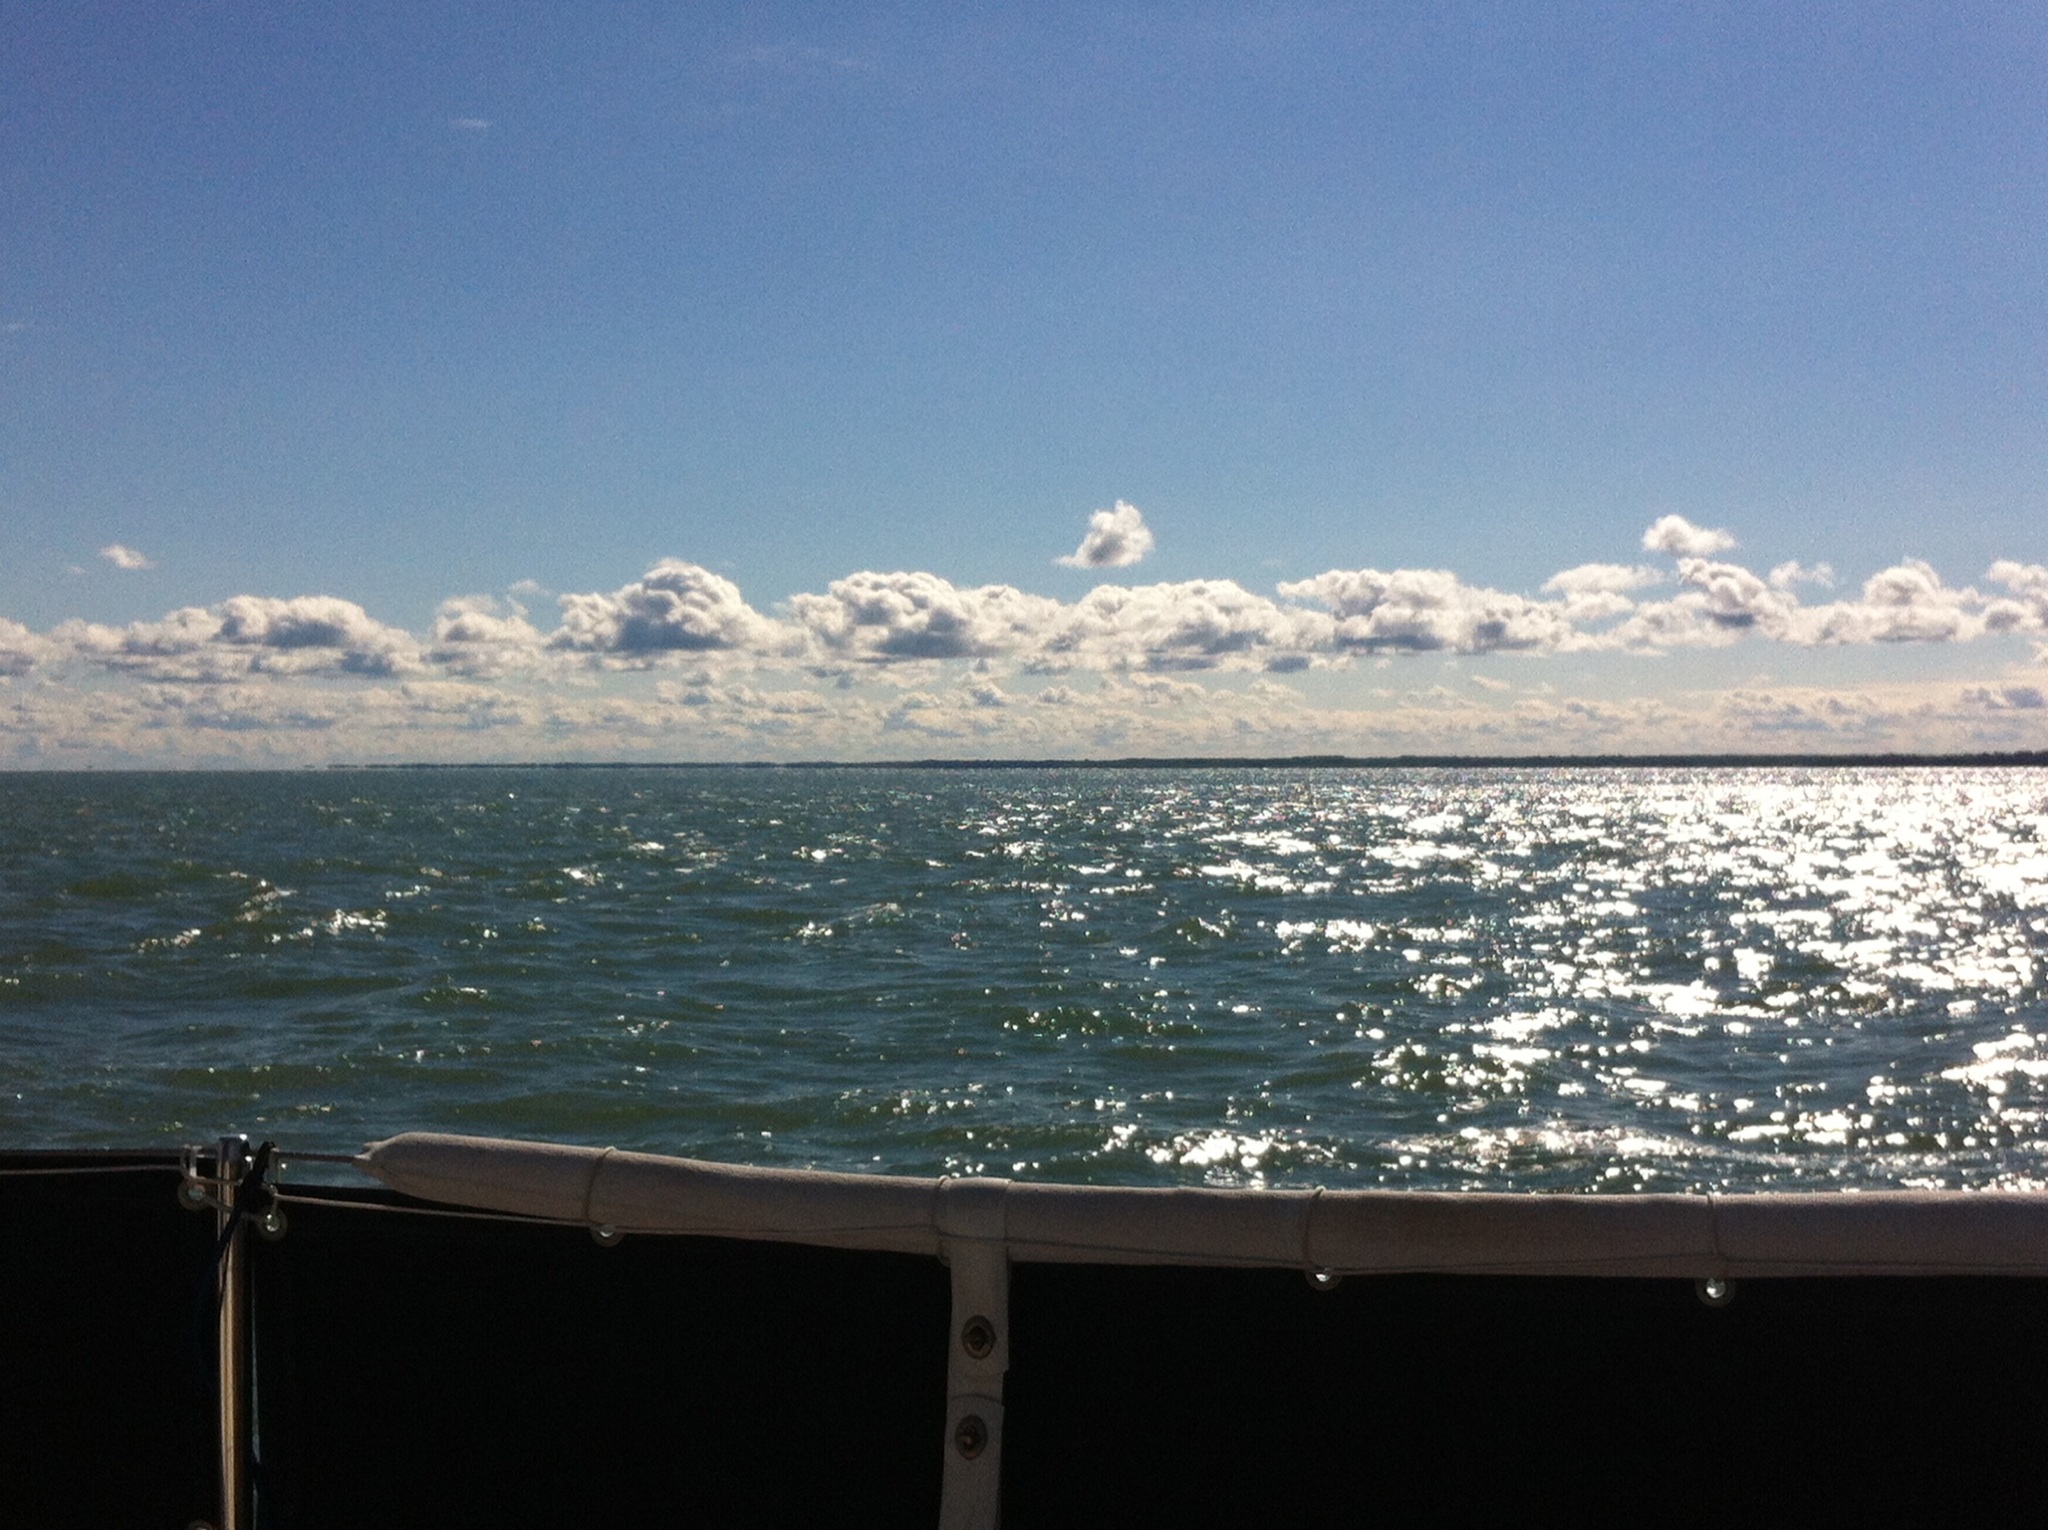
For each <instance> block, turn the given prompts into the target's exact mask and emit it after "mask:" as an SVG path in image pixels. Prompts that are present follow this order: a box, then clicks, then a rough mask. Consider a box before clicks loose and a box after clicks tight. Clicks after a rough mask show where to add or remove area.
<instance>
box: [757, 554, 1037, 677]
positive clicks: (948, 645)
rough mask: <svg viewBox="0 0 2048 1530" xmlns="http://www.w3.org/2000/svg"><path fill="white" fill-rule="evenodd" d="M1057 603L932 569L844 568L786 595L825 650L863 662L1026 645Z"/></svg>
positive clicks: (983, 653) (1033, 643)
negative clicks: (973, 584) (820, 584)
mask: <svg viewBox="0 0 2048 1530" xmlns="http://www.w3.org/2000/svg"><path fill="white" fill-rule="evenodd" d="M1061 611H1062V607H1061V605H1060V603H1059V602H1058V601H1056V600H1050V599H1048V598H1046V597H1045V596H1042V595H1027V594H1025V593H1024V592H1023V591H1022V590H1019V589H1015V588H1013V587H1011V586H1010V585H1006V584H990V585H983V586H981V587H980V588H978V589H961V588H959V587H957V586H955V585H953V584H951V583H950V582H948V581H947V580H944V579H942V578H940V577H939V576H938V575H937V574H923V573H899V574H878V573H859V574H849V575H848V576H847V577H846V578H844V579H835V580H833V581H832V583H831V584H830V585H828V586H827V587H826V590H825V593H824V594H822V595H795V596H792V597H791V598H790V601H789V612H790V617H791V619H792V620H793V621H794V622H795V623H796V624H797V626H798V627H800V628H801V629H803V631H804V632H805V633H807V634H808V635H809V636H810V638H811V639H812V640H813V641H814V642H815V643H816V644H818V645H819V647H820V648H822V649H823V650H824V651H825V652H826V653H829V654H832V655H834V656H838V657H843V658H849V659H854V660H859V661H864V662H869V663H879V662H884V661H887V660H892V659H894V660H906V659H978V658H985V657H993V656H997V655H1004V654H1017V653H1028V652H1030V651H1031V650H1032V649H1034V648H1036V647H1037V646H1038V645H1039V644H1040V643H1041V642H1042V641H1043V640H1044V638H1045V636H1046V635H1047V634H1048V633H1049V632H1050V631H1052V630H1053V629H1054V628H1055V627H1056V626H1057V624H1058V622H1059V619H1060V615H1061Z"/></svg>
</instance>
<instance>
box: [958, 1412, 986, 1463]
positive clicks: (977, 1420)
mask: <svg viewBox="0 0 2048 1530" xmlns="http://www.w3.org/2000/svg"><path fill="white" fill-rule="evenodd" d="M953 1448H954V1449H955V1450H957V1451H959V1452H960V1454H961V1455H962V1456H963V1457H964V1458H965V1459H967V1460H969V1461H972V1460H973V1459H974V1458H975V1457H976V1456H978V1455H980V1454H981V1453H982V1452H983V1451H984V1450H987V1449H988V1425H986V1424H984V1423H983V1422H982V1421H981V1415H980V1414H978V1413H970V1414H968V1415H967V1417H965V1418H963V1419H962V1420H960V1424H959V1427H958V1428H956V1429H955V1430H954V1431H953Z"/></svg>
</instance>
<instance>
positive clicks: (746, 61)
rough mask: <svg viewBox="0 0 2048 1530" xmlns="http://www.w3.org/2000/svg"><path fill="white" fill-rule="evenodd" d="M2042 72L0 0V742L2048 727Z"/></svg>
mask: <svg viewBox="0 0 2048 1530" xmlns="http://www.w3.org/2000/svg"><path fill="white" fill-rule="evenodd" d="M2044 78H2048V20H2044V19H2043V17H2042V15H2041V13H2039V12H2038V11H2036V10H2033V9H2031V8H2025V7H2013V6H2008V5H1997V6H1989V5H1987V6H1970V5H1954V4H1948V5H1939V6H1936V5H1912V6H1907V5H1884V4H1864V5H1854V6H1848V5H1843V6H1826V5H1812V6H1800V7H1784V6H1775V5H1772V6H1766V5H1754V6H1746V5H1668V6H1660V5H1628V6H1595V5H1551V6H1544V5H1500V6H1484V5H1459V4H1432V5H1414V6H1398V5H1384V6H1371V7H1365V6H1360V7H1322V6H1272V7H1260V6H1232V7H1229V8H1223V9H1214V10H1204V9H1202V8H1199V7H1193V6H1175V7H1166V8H1150V9H1147V8H1138V9H1125V10H1115V9H1109V8H1104V7H1097V6H1089V7H1078V8H1072V9H1061V8H1057V7H1042V8H1033V9H1031V10H1030V11H1029V12H1028V13H1027V12H1022V11H1021V10H1020V11H1018V12H1011V11H1004V12H1001V13H994V12H988V11H978V10H976V9H973V8H967V7H950V8H936V7H881V6H876V7H866V8H862V9H861V10H859V11H858V12H857V13H856V14H852V15H849V14H847V13H846V11H845V8H840V7H803V6H788V5H746V6H716V5H702V6H689V7H682V6H638V5H611V6H604V7H588V8H569V7H555V6H531V5H519V4H503V5H489V6H486V5H473V6H457V5H434V4H417V3H414V4H390V5H377V4H357V5H349V6H333V5H312V4H305V3H292V4H285V3H237V0H221V3H205V4H176V5H166V6H160V7H150V8H147V9H145V10H142V11H137V10H136V9H135V8H134V7H132V6H129V7H113V6H95V5H92V4H64V5H57V4H37V3H20V4H15V5H11V6H9V7H8V8H7V9H6V11H5V12H4V14H0V208H4V209H5V210H4V212H0V397H4V398H5V399H6V401H7V403H6V407H5V408H4V409H0V672H5V676H6V677H5V678H4V679H0V762H7V763H14V764H25V765H35V764H60V763H93V764H121V763H192V764H233V763H278V762H292V761H299V760H314V761H317V760H321V759H358V758H378V759H390V758H480V759H481V758H539V757H558V756H574V755H579V754H582V755H590V756H592V757H611V756H621V757H649V758H721V757H739V758H757V757H778V756H786V755H796V756H815V755H828V754H833V755H850V756H863V755H902V754H928V753H960V754H1006V753H1018V754H1039V753H1072V754H1095V753H1105V752H1107V753H1119V752H1128V751H1133V750H1143V751H1145V752H1151V751H1153V750H1173V749H1188V750H1193V751H1197V752H1249V753H1260V752H1290V751H1292V750H1295V749H1307V748H1314V749H1341V750H1345V751H1349V752H1358V753H1378V752H1400V751H1402V750H1410V749H1422V750H1427V751H1430V752H1436V751H1439V750H1441V751H1449V752H1456V751H1460V750H1467V749H1471V750H1480V751H1483V752H1489V753H1491V752H1517V751H1525V750H1534V751H1548V750H1552V749H1558V748H1585V747H1593V746H1594V745H1596V744H1603V745H1607V746H1612V745H1613V744H1614V743H1616V742H1623V743H1626V744H1628V745H1629V746H1631V747H1641V748H1653V749H1722V748H1797V749H1845V750H1846V749H1855V748H1867V747H1881V748H1893V747H1911V746H1915V745H1918V746H1922V747H2003V748H2011V747H2048V696H2044V691H2048V669H2044V659H2043V643H2044V639H2048V573H2044V572H2043V565H2044V564H2048V532H2044V527H2048V513H2044V512H2048V240H2044V238H2043V235H2042V232H2041V228H2042V209H2043V207H2044V206H2048V116H2044V114H2043V112H2042V110H2041V102H2042V93H2041V81H2042V80H2043V79H2044ZM1119 506H1130V507H1133V509H1132V511H1131V512H1130V514H1131V515H1134V516H1135V517H1136V518H1137V519H1136V520H1135V521H1130V519H1129V517H1128V516H1126V517H1125V519H1124V521H1120V522H1118V524H1132V525H1136V526H1139V527H1142V528H1143V531H1144V532H1145V533H1146V535H1147V536H1148V537H1149V545H1148V546H1147V547H1146V549H1145V550H1144V551H1143V554H1142V556H1140V557H1136V558H1135V560H1134V561H1119V560H1120V559H1124V558H1127V557H1129V556H1130V555H1131V548H1132V546H1133V545H1134V544H1132V543H1131V542H1130V540H1129V539H1128V538H1125V539H1124V540H1123V541H1119V542H1116V543H1115V545H1114V546H1113V547H1112V549H1111V553H1110V555H1108V556H1104V555H1102V554H1101V553H1100V551H1099V549H1098V552H1097V554H1096V555H1094V556H1092V557H1077V556H1076V554H1077V551H1078V550H1079V549H1080V548H1081V546H1082V542H1083V538H1084V536H1085V535H1086V534H1087V533H1088V531H1089V527H1090V525H1091V517H1093V516H1096V515H1097V514H1102V515H1105V516H1109V517H1111V518H1112V519H1114V518H1115V517H1118V516H1120V515H1123V514H1124V512H1122V511H1120V510H1119V509H1118V507H1119ZM1674 516H1675V517H1678V518H1679V520H1678V521H1677V522H1671V521H1669V520H1667V518H1668V517H1674ZM1659 526H1662V527H1663V528H1664V530H1663V531H1662V532H1661V533H1656V532H1655V531H1654V528H1657V527H1659ZM1674 528H1683V529H1682V530H1680V529H1674ZM1717 533H1718V534H1719V535H1716V534H1717ZM1646 542H1647V543H1649V544H1654V545H1646ZM109 549H118V550H119V551H116V552H110V551H108V550H109ZM1063 556H1064V557H1066V558H1067V559H1068V560H1069V562H1068V563H1067V564H1064V565H1063V564H1060V563H1056V562H1055V559H1056V558H1060V557H1063ZM1795 563H1796V564H1797V565H1798V567H1796V568H1791V567H1788V565H1792V564H1795ZM124 564H125V565H129V566H125V567H124V566H123V565H124ZM1589 566H1590V567H1592V568H1595V569H1605V570H1607V571H1608V572H1607V573H1605V574H1598V573H1586V572H1584V570H1585V569H1586V568H1587V567H1589ZM679 568H683V569H688V570H690V571H692V572H689V573H686V574H684V573H677V572H675V570H676V569H679ZM664 569H667V570H668V572H666V573H664V572H662V570H664ZM1572 570H1579V571H1581V572H1579V573H1578V574H1577V575H1576V576H1574V577H1571V578H1565V579H1563V582H1562V583H1558V582H1557V581H1558V580H1559V579H1560V577H1561V576H1565V575H1566V574H1567V571H1572ZM1773 570H1777V571H1778V576H1777V578H1776V579H1773V577H1772V571H1773ZM1361 573H1364V574H1376V575H1379V576H1381V578H1380V579H1379V582H1377V583H1375V582H1374V581H1372V580H1364V581H1361V580H1360V579H1358V578H1350V579H1348V581H1347V580H1346V579H1345V578H1341V577H1339V576H1347V575H1359V574H1361ZM1425 574H1427V575H1431V576H1432V578H1433V580H1434V582H1432V580H1431V579H1427V578H1424V577H1422V576H1423V575H1425ZM910 576H922V582H920V580H919V579H914V578H912V577H910ZM1745 579H1746V581H1747V582H1745ZM1446 581H1448V582H1446ZM1546 586H1550V587H1549V588H1547V589H1546ZM1001 589H1007V590H1009V591H1011V593H1012V594H1013V595H1014V596H1016V597H1017V598H1016V599H1014V600H1013V599H1011V598H1010V597H1008V596H1003V595H997V594H991V593H990V591H991V590H1001ZM1102 591H1108V592H1111V593H1107V594H1105V593H1102ZM1116 591H1124V592H1126V593H1125V594H1123V595H1117V594H1115V593H1114V592H1116ZM1091 592H1097V593H1096V594H1091ZM238 602H239V604H238ZM322 602H325V604H322ZM450 602H454V604H452V605H451V604H449V603H450ZM1091 602H1092V604H1091ZM1518 603H1519V604H1518ZM344 608H345V609H344ZM635 613H637V615H636V614H635ZM578 621H581V623H582V625H580V626H579V625H576V623H577V622H578ZM493 623H495V624H496V625H491V624H493ZM1048 697H1050V698H1052V699H1047V698H1048Z"/></svg>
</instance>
